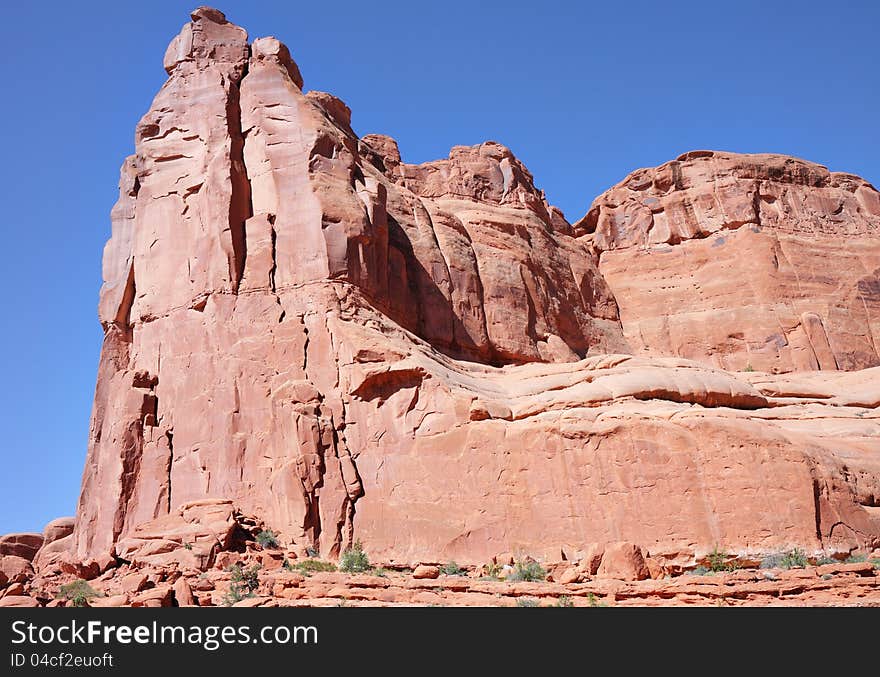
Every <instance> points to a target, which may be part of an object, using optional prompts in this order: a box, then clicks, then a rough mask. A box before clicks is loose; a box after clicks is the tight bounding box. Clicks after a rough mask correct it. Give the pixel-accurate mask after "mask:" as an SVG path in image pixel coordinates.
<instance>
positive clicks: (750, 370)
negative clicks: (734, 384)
mask: <svg viewBox="0 0 880 677" xmlns="http://www.w3.org/2000/svg"><path fill="white" fill-rule="evenodd" d="M743 371H748V372H752V371H755V368H754V367H753V366H752V365H751V363H749V364H747V365H746V368H745V369H743Z"/></svg>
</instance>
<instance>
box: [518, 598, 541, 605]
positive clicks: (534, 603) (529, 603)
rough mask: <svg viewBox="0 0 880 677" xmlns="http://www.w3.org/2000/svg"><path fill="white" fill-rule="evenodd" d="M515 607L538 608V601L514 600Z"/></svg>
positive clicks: (527, 599) (529, 599)
mask: <svg viewBox="0 0 880 677" xmlns="http://www.w3.org/2000/svg"><path fill="white" fill-rule="evenodd" d="M516 605H517V606H528V607H533V606H538V600H536V599H532V598H531V597H520V598H519V599H517V600H516Z"/></svg>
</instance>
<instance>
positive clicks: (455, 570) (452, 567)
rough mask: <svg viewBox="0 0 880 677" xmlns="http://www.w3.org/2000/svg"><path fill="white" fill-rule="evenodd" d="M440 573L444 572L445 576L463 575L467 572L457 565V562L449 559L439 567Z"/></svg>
mask: <svg viewBox="0 0 880 677" xmlns="http://www.w3.org/2000/svg"><path fill="white" fill-rule="evenodd" d="M440 573H441V574H446V575H447V576H464V575H465V574H466V573H467V572H466V571H465V570H464V569H462V568H461V567H460V566H458V564H456V563H455V562H453V561H452V560H450V561H449V562H447V563H446V564H444V565H443V566H442V567H440Z"/></svg>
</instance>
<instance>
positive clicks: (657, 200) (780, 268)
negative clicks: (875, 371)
mask: <svg viewBox="0 0 880 677" xmlns="http://www.w3.org/2000/svg"><path fill="white" fill-rule="evenodd" d="M576 230H577V232H578V233H588V234H589V235H588V236H587V239H588V240H591V241H592V243H593V244H594V245H595V246H596V248H597V249H598V250H599V251H601V252H602V254H601V261H602V262H601V266H600V268H601V271H602V275H603V277H604V278H605V279H606V280H607V281H608V284H609V285H610V286H611V289H612V291H613V293H614V296H615V298H616V299H617V302H618V303H619V304H620V308H621V313H622V318H621V319H622V321H623V327H624V331H625V334H626V338H627V340H628V341H629V343H630V345H631V346H632V348H633V350H635V351H636V352H639V353H642V352H643V353H645V354H651V355H677V356H681V357H689V358H692V359H697V360H701V361H705V362H708V363H710V364H713V365H715V366H718V367H721V368H725V369H733V370H742V369H747V368H751V369H757V370H762V371H774V372H780V371H795V370H814V369H862V368H865V367H874V366H877V365H878V364H880V354H878V349H880V348H878V344H877V340H878V337H880V239H878V235H880V194H878V192H877V191H876V190H875V189H874V187H873V186H871V185H870V184H868V183H867V182H866V181H864V180H863V179H860V178H859V177H857V176H852V175H851V174H841V173H839V172H829V171H828V170H827V169H825V167H821V166H819V165H815V164H812V163H810V162H804V161H803V160H797V159H795V158H791V157H783V156H779V155H737V154H733V153H718V152H711V151H694V152H691V153H686V154H685V155H683V156H681V157H680V158H678V159H677V160H674V161H672V162H668V163H666V164H665V165H662V166H660V167H656V168H653V169H640V170H638V171H636V172H633V173H632V174H630V175H629V176H628V177H627V178H626V179H624V180H623V181H622V182H621V183H620V184H618V185H617V186H615V187H613V188H611V189H610V190H608V191H607V192H606V193H604V194H603V195H601V196H600V197H598V198H597V199H596V201H595V202H594V204H593V206H592V208H591V209H590V211H589V212H588V213H587V215H586V216H585V217H584V218H583V219H581V221H579V222H578V224H577V226H576Z"/></svg>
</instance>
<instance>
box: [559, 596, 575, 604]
mask: <svg viewBox="0 0 880 677" xmlns="http://www.w3.org/2000/svg"><path fill="white" fill-rule="evenodd" d="M556 606H560V607H573V606H574V602H572V601H571V597H569V596H568V595H563V596H562V597H560V598H559V599H557V600H556Z"/></svg>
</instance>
